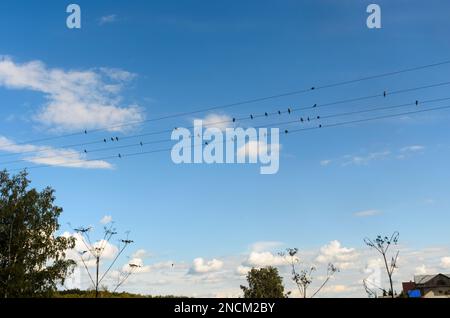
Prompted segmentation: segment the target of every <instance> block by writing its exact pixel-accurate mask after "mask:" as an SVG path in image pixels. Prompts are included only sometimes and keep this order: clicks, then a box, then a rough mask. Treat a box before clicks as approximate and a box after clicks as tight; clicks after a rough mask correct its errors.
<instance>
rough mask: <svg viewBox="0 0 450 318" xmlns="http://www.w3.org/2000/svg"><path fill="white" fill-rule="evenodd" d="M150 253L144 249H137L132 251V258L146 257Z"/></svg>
mask: <svg viewBox="0 0 450 318" xmlns="http://www.w3.org/2000/svg"><path fill="white" fill-rule="evenodd" d="M150 256H151V254H150V253H149V252H147V251H146V250H144V249H139V250H137V251H136V252H134V253H133V258H148V257H150Z"/></svg>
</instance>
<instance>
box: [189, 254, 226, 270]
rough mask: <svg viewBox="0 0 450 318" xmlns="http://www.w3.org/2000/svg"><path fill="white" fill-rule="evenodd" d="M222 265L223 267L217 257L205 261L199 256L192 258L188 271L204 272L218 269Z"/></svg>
mask: <svg viewBox="0 0 450 318" xmlns="http://www.w3.org/2000/svg"><path fill="white" fill-rule="evenodd" d="M222 267H223V262H222V261H220V260H218V259H212V260H210V261H206V260H204V259H203V258H201V257H199V258H196V259H194V261H193V263H192V267H191V269H190V271H189V273H191V274H205V273H210V272H215V271H218V270H220V269H221V268H222Z"/></svg>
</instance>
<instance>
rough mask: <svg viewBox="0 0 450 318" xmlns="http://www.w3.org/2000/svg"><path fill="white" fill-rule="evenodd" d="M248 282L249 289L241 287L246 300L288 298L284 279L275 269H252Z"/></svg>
mask: <svg viewBox="0 0 450 318" xmlns="http://www.w3.org/2000/svg"><path fill="white" fill-rule="evenodd" d="M247 282H248V287H245V286H241V289H242V291H243V292H244V298H286V295H285V294H284V286H283V279H282V278H281V276H280V275H279V273H278V269H277V268H275V267H266V268H261V269H256V268H252V270H251V271H250V272H249V273H248V274H247Z"/></svg>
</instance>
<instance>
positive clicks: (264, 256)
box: [245, 252, 286, 267]
mask: <svg viewBox="0 0 450 318" xmlns="http://www.w3.org/2000/svg"><path fill="white" fill-rule="evenodd" d="M245 265H248V266H251V267H266V266H283V265H286V259H285V258H284V257H283V256H280V255H274V254H272V253H271V252H251V253H250V255H249V256H248V258H247V260H246V261H245Z"/></svg>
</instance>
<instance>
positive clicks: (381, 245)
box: [364, 232, 400, 298]
mask: <svg viewBox="0 0 450 318" xmlns="http://www.w3.org/2000/svg"><path fill="white" fill-rule="evenodd" d="M399 236H400V234H399V233H398V232H394V233H393V234H392V235H391V237H388V236H385V237H384V238H383V237H382V236H381V235H378V236H377V237H376V238H375V239H374V240H371V239H369V238H365V239H364V243H366V245H367V246H369V247H370V248H373V249H374V250H376V251H377V252H378V253H379V254H380V255H381V256H382V257H383V261H384V265H385V269H386V273H387V275H388V278H389V285H390V289H389V291H388V292H387V293H386V291H385V290H384V293H383V296H387V295H389V296H391V297H392V298H395V292H394V286H393V283H392V275H393V274H394V271H395V269H396V268H397V259H398V254H399V251H397V253H395V254H394V256H392V258H391V261H390V263H388V261H387V258H388V251H389V248H390V247H391V245H397V243H398V238H399ZM384 294H386V295H384Z"/></svg>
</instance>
